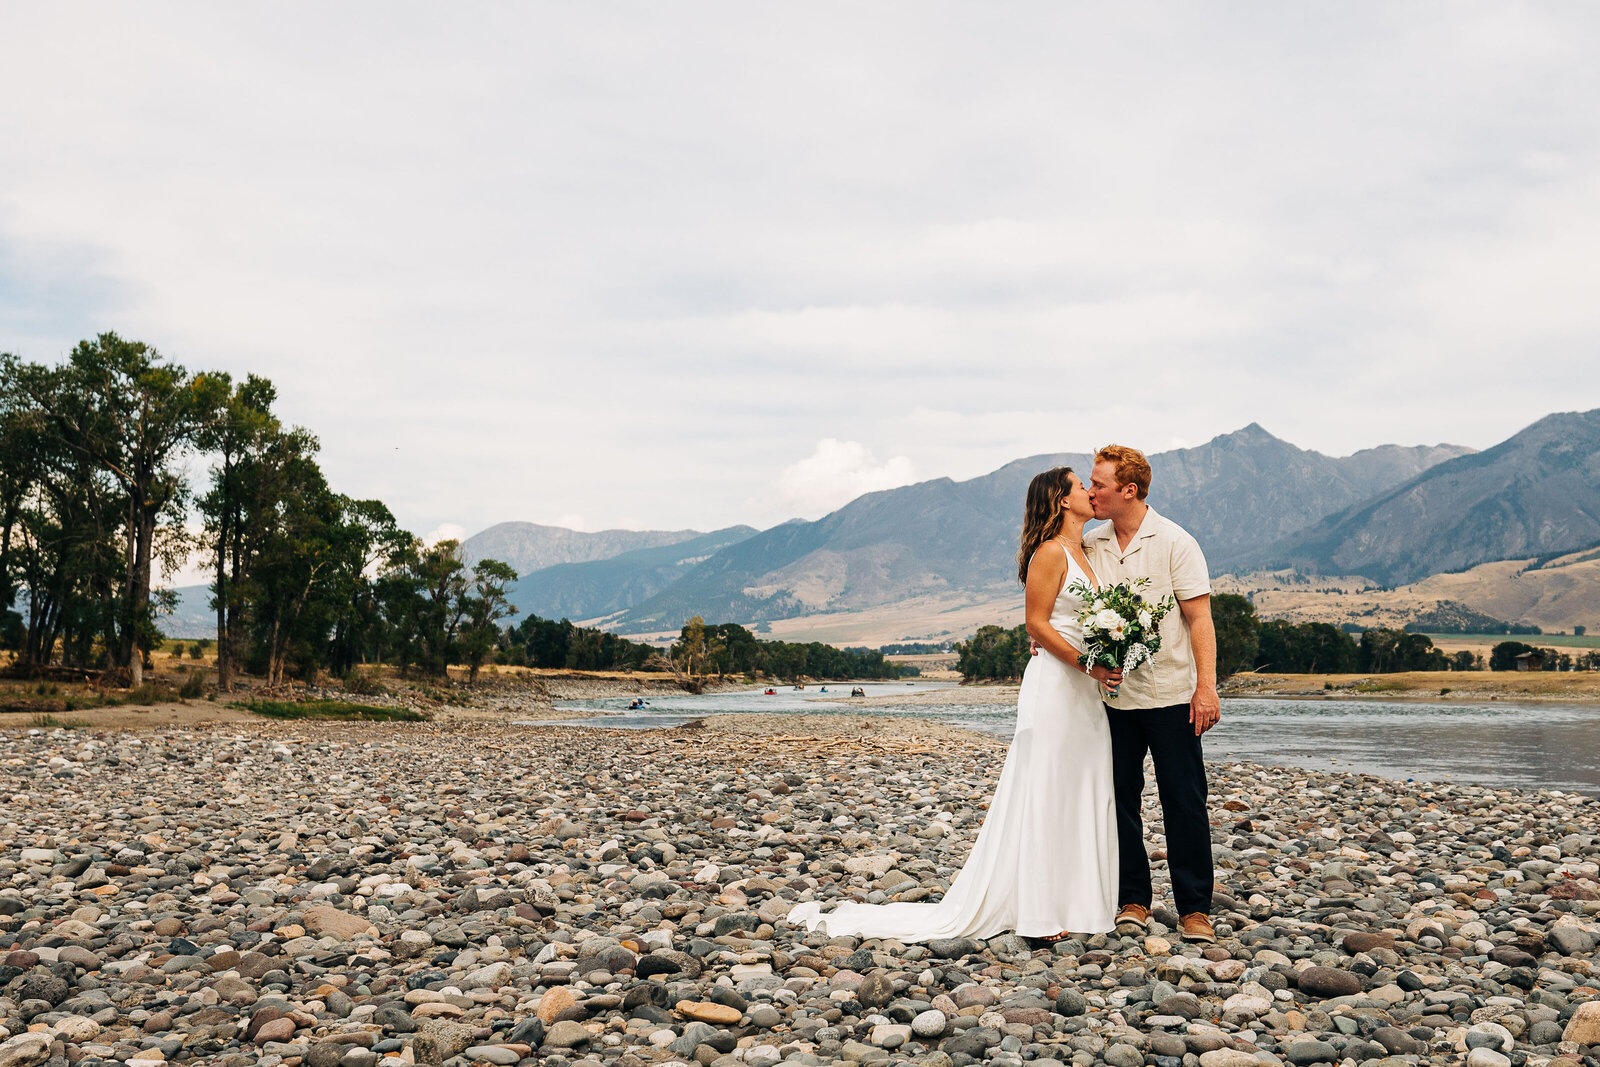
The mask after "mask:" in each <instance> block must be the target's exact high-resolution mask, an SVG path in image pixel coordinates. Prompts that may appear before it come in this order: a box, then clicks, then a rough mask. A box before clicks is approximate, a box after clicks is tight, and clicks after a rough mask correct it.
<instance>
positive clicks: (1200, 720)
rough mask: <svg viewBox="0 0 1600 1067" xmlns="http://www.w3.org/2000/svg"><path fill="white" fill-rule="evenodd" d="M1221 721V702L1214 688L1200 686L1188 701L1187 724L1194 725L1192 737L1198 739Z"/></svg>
mask: <svg viewBox="0 0 1600 1067" xmlns="http://www.w3.org/2000/svg"><path fill="white" fill-rule="evenodd" d="M1221 719H1222V701H1221V699H1220V698H1218V696H1217V690H1216V687H1215V686H1201V687H1200V688H1198V689H1196V690H1195V691H1194V699H1192V700H1190V701H1189V722H1190V723H1192V724H1193V725H1194V735H1195V736H1196V737H1199V736H1200V735H1201V734H1203V733H1205V732H1206V731H1207V730H1209V729H1211V728H1212V727H1213V726H1215V725H1217V723H1218V722H1220V721H1221Z"/></svg>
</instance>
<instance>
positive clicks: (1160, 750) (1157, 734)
mask: <svg viewBox="0 0 1600 1067" xmlns="http://www.w3.org/2000/svg"><path fill="white" fill-rule="evenodd" d="M1106 716H1107V717H1108V719H1109V720H1110V723H1111V772H1112V780H1113V783H1114V789H1115V791H1116V798H1117V838H1118V852H1119V857H1118V867H1117V906H1118V907H1121V906H1122V905H1124V904H1139V905H1142V906H1143V907H1146V908H1148V907H1149V906H1150V857H1149V855H1148V854H1147V853H1146V852H1145V847H1144V819H1143V817H1142V815H1141V813H1140V807H1141V805H1142V802H1143V796H1144V757H1145V753H1146V752H1148V753H1149V754H1150V756H1151V759H1152V761H1153V762H1154V763H1155V770H1156V792H1157V794H1158V795H1159V796H1160V798H1161V821H1162V824H1163V826H1164V827H1165V829H1166V834H1167V870H1168V871H1169V872H1170V874H1171V876H1172V898H1173V899H1172V903H1173V905H1174V906H1175V907H1176V908H1177V909H1178V914H1179V915H1188V914H1189V913H1190V912H1196V911H1198V912H1200V913H1201V914H1204V915H1209V914H1211V886H1212V870H1211V819H1210V817H1209V816H1208V815H1207V814H1206V763H1205V756H1204V755H1203V754H1202V752H1201V749H1200V738H1198V737H1196V736H1195V733H1194V726H1193V725H1191V724H1190V722H1189V705H1187V704H1174V705H1172V706H1171V707H1166V708H1136V709H1128V708H1113V707H1111V706H1109V705H1108V706H1107V707H1106Z"/></svg>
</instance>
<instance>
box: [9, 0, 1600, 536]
mask: <svg viewBox="0 0 1600 1067" xmlns="http://www.w3.org/2000/svg"><path fill="white" fill-rule="evenodd" d="M0 23H3V31H0V350H9V351H12V352H15V353H16V354H18V355H21V356H23V357H26V358H29V359H34V360H39V361H46V362H54V361H56V360H58V359H60V358H62V357H63V356H64V355H65V354H66V353H67V352H68V351H69V350H70V348H71V347H72V345H73V344H74V343H75V342H76V341H77V340H79V339H80V338H83V337H87V336H91V335H93V334H95V333H97V332H100V331H102V330H116V331H118V332H120V333H122V334H123V335H124V336H128V337H134V338H138V339H140V340H145V341H148V342H150V343H152V344H155V345H156V346H157V347H159V348H160V349H161V351H162V352H163V353H165V354H166V355H168V356H169V357H171V358H173V359H174V360H176V361H178V362H180V363H182V364H184V365H185V366H187V367H189V368H191V369H201V368H205V369H222V370H228V371H231V372H233V373H234V374H236V375H242V374H244V373H245V372H247V371H254V372H257V373H260V374H264V375H266V376H268V377H270V378H271V379H272V380H273V381H274V382H275V383H277V385H278V388H279V392H280V397H281V402H280V409H281V412H282V414H283V415H284V416H285V417H286V418H287V419H288V420H289V421H291V422H294V423H298V424H301V425H304V426H306V427H308V428H310V429H311V430H313V431H314V432H315V433H316V434H318V435H319V436H320V438H321V440H322V444H323V462H324V466H325V469H326V470H327V472H328V474H329V477H330V480H331V481H332V483H333V485H334V486H335V488H337V489H339V490H340V491H342V492H345V493H348V494H350V495H353V496H359V497H379V498H381V499H383V500H384V501H386V502H387V503H389V505H390V506H391V507H392V508H393V509H394V510H395V512H396V514H397V515H398V516H399V517H400V519H401V521H402V522H403V523H404V524H406V525H407V526H408V527H409V528H411V529H413V530H416V531H418V532H427V531H435V530H438V529H440V528H443V529H446V530H449V529H452V528H460V529H462V530H465V531H466V532H473V531H476V530H478V529H481V528H482V527H484V526H486V525H489V524H491V523H494V522H498V521H502V520H509V519H525V520H531V521H535V522H545V523H555V524H561V525H571V526H576V527H579V528H584V529H599V528H602V527H608V526H626V527H636V528H647V527H648V528H679V527H696V528H700V529H710V528H713V527H717V526H722V525H727V524H731V523H737V522H747V523H751V524H753V525H756V526H766V525H770V524H772V523H774V522H778V521H781V520H783V519H785V518H790V517H793V516H796V515H799V516H804V517H808V518H809V517H816V516H817V515H820V514H822V513H823V512H825V511H827V510H829V509H831V508H832V507H835V506H837V505H839V504H841V503H843V502H845V501H846V500H848V499H849V498H851V497H853V496H854V495H856V494H858V493H860V492H862V491H865V490H870V489H877V488H884V487H886V486H889V485H895V484H901V483H904V482H908V481H912V480H917V479H923V478H931V477H938V476H943V475H949V476H952V477H956V478H966V477H971V476H974V475H977V474H981V473H983V472H985V471H988V470H991V469H993V468H995V467H997V466H1000V465H1001V464H1003V463H1005V462H1006V461H1008V460H1011V459H1014V458H1017V457H1019V456H1024V455H1030V454H1034V453H1039V452H1047V451H1064V450H1087V449H1089V448H1091V447H1092V446H1094V445H1096V444H1099V443H1103V442H1106V441H1108V440H1112V439H1115V440H1118V441H1124V442H1128V443H1133V444H1137V445H1140V446H1143V447H1145V448H1146V449H1148V450H1150V451H1161V450H1164V449H1167V448H1170V447H1174V446H1181V445H1187V444H1198V443H1200V442H1202V441H1205V440H1206V439H1208V438H1210V437H1212V436H1215V435H1216V434H1219V433H1226V432H1229V431H1231V430H1234V429H1237V428H1239V427H1240V426H1243V425H1245V424H1247V423H1249V422H1252V421H1258V422H1260V423H1261V424H1262V425H1264V426H1265V427H1266V428H1267V429H1268V430H1270V431H1272V432H1273V433H1275V434H1277V435H1278V436H1280V437H1283V438H1285V439H1287V440H1289V441H1292V442H1293V443H1295V444H1297V445H1300V446H1302V447H1306V448H1314V449H1317V450H1320V451H1323V452H1327V453H1330V454H1346V453H1349V452H1351V451H1354V450H1357V449H1360V448H1364V447H1368V446H1372V445H1376V444H1380V443H1385V442H1397V443H1402V444H1423V443H1426V444H1432V443H1436V442H1440V441H1451V442H1458V443H1462V444H1467V445H1472V446H1476V447H1484V446H1488V445H1491V444H1494V443H1495V442H1497V441H1499V440H1501V439H1503V438H1504V437H1506V436H1508V435H1510V434H1511V433H1514V432H1515V431H1516V430H1518V429H1519V428H1521V427H1522V426H1524V425H1526V424H1527V423H1529V422H1532V421H1533V420H1535V419H1537V418H1539V417H1540V416H1542V415H1544V414H1546V413H1548V412H1550V411H1552V410H1575V409H1587V408H1593V407H1597V406H1600V373H1597V365H1600V359H1597V358H1596V357H1597V353H1600V300H1597V299H1596V294H1597V292H1600V259H1597V255H1596V251H1595V250H1596V249H1597V248H1600V122H1597V111H1596V107H1595V101H1596V100H1600V64H1596V63H1595V60H1594V57H1595V56H1596V54H1600V8H1596V7H1595V6H1594V5H1592V4H1589V3H1569V4H1560V3H1548V4H1541V5H1508V4H1501V3H1495V4H1472V3H1454V4H1448V5H1441V4H1437V3H1429V4H1416V5H1407V4H1395V3H1381V4H1380V3H1370V4H1354V5H1352V4H1350V3H1347V2H1340V3H1324V4H1282V3H1277V2H1272V3H1255V4H1251V3H1230V4H1192V3H1171V4H1115V5H1111V4H1093V5H1089V4H1069V3H1059V2H1048V3H1009V4H1008V3H1000V4H990V3H965V4H938V3H928V2H923V0H919V2H916V3H904V4H890V3H872V4H862V3H859V2H852V3H845V4H825V3H807V4H793V5H787V6H784V7H780V6H778V5H772V4H750V3H743V2H741V3H728V4H687V3H638V4H621V3H610V4H592V3H560V4H548V5H540V4H525V3H524V4H493V5H475V4H469V3H451V4H425V5H424V4H417V5H408V4H398V3H392V2H383V3H366V4H339V3H327V2H319V3H316V4H305V5H298V4H292V3H284V2H282V0H273V2H272V3H262V4H240V3H228V4H213V3H194V4H188V5H170V4H169V5H163V4H149V3H142V4H125V3H117V4H103V5H102V4H92V3H73V4H21V3H9V2H7V3H5V6H4V9H3V15H0Z"/></svg>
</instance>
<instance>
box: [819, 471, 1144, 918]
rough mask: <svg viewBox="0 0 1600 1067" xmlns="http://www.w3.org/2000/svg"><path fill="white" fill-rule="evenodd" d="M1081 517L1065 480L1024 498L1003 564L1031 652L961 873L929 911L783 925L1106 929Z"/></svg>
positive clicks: (846, 912) (1083, 494)
mask: <svg viewBox="0 0 1600 1067" xmlns="http://www.w3.org/2000/svg"><path fill="white" fill-rule="evenodd" d="M1093 517H1094V510H1093V508H1092V507H1091V506H1090V504H1089V494H1088V492H1087V491H1085V489H1084V487H1083V482H1082V481H1081V480H1080V479H1079V478H1078V476H1077V475H1076V474H1074V473H1073V472H1072V468H1070V467H1055V468H1053V469H1051V470H1048V471H1045V472H1044V473H1043V474H1040V475H1038V476H1036V477H1035V478H1034V479H1033V481H1032V482H1031V483H1030V484H1029V485H1028V498H1027V503H1026V507H1025V511H1024V515H1023V523H1022V547H1021V550H1020V551H1019V552H1018V554H1017V570H1018V578H1019V579H1021V581H1022V582H1023V584H1024V586H1025V588H1026V619H1027V625H1028V633H1029V635H1030V636H1031V637H1032V638H1033V640H1034V641H1035V642H1036V643H1037V644H1038V645H1039V647H1040V648H1041V649H1042V650H1043V652H1044V653H1047V654H1044V655H1039V656H1035V657H1034V658H1033V659H1032V660H1031V661H1030V662H1029V664H1028V668H1027V670H1026V672H1024V674H1023V676H1022V690H1021V692H1020V693H1019V694H1018V695H1017V728H1016V734H1015V736H1014V737H1013V739H1012V741H1011V749H1010V751H1009V752H1007V753H1006V762H1005V767H1004V769H1003V770H1002V771H1001V772H1000V784H999V785H998V786H997V787H996V789H995V794H994V800H993V801H992V802H991V803H990V805H989V814H988V817H987V818H986V819H985V820H984V823H983V829H982V831H981V832H980V833H979V834H978V841H977V844H975V845H974V846H973V848H972V855H971V856H969V857H968V858H967V863H966V866H965V867H963V868H961V873H960V874H958V875H957V876H956V880H955V881H954V882H953V883H952V884H951V886H950V890H949V892H947V893H945V895H944V898H943V899H942V900H941V901H940V902H939V903H937V904H911V903H903V904H877V905H874V904H857V903H850V902H847V903H841V904H840V905H839V906H838V907H837V908H836V909H835V910H833V911H831V912H828V913H826V914H823V913H822V904H821V903H820V902H816V901H812V902H809V903H805V904H800V905H798V906H796V907H795V908H794V909H793V910H792V911H790V912H789V916H788V921H789V922H790V923H793V924H795V925H797V926H798V925H801V924H804V925H805V926H806V927H807V929H809V930H811V931H813V932H815V931H818V930H820V931H822V932H823V933H825V934H827V935H828V936H830V937H836V936H839V935H842V934H853V935H857V936H860V937H882V938H893V939H894V940H897V941H906V942H912V941H931V940H933V939H934V938H941V937H984V938H986V937H992V936H994V935H996V934H999V933H1002V932H1004V931H1007V930H1014V931H1016V932H1017V933H1018V934H1021V935H1022V936H1024V937H1032V938H1039V939H1042V940H1045V941H1056V940H1060V939H1062V938H1064V937H1066V936H1067V932H1068V931H1072V932H1074V933H1097V932H1101V931H1109V930H1111V929H1112V925H1113V919H1114V916H1115V912H1116V893H1117V821H1116V807H1115V802H1114V798H1113V794H1112V786H1111V730H1110V727H1109V725H1108V724H1107V722H1106V712H1105V709H1104V706H1103V705H1102V704H1101V702H1100V691H1099V686H1098V685H1096V682H1098V683H1100V684H1101V685H1104V686H1105V687H1106V691H1107V692H1108V693H1113V694H1114V693H1115V692H1116V689H1117V686H1118V685H1120V684H1121V681H1122V672H1120V671H1110V670H1107V669H1106V668H1105V667H1096V668H1094V670H1093V671H1091V672H1089V673H1087V674H1086V673H1085V672H1084V671H1083V670H1082V669H1081V668H1080V667H1079V666H1078V653H1079V652H1080V651H1081V648H1082V645H1083V633H1082V630H1081V629H1080V628H1079V625H1078V614H1077V613H1078V611H1079V610H1080V609H1081V608H1082V606H1083V600H1082V598H1081V597H1080V596H1078V595H1077V594H1076V593H1074V592H1073V591H1072V589H1071V588H1070V587H1071V586H1072V585H1073V584H1074V583H1078V582H1081V583H1083V584H1084V585H1086V586H1088V587H1089V588H1091V589H1097V588H1099V581H1098V580H1097V579H1096V578H1095V575H1094V573H1093V571H1091V570H1090V567H1089V561H1088V558H1087V557H1085V556H1084V553H1083V526H1084V523H1085V522H1087V521H1088V520H1089V519H1091V518H1093Z"/></svg>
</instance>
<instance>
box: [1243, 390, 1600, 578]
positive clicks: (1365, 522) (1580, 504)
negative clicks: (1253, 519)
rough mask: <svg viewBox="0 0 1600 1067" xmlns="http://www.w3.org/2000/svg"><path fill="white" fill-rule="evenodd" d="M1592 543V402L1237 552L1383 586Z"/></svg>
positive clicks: (1599, 474) (1595, 414)
mask: <svg viewBox="0 0 1600 1067" xmlns="http://www.w3.org/2000/svg"><path fill="white" fill-rule="evenodd" d="M1596 542H1600V408H1597V409H1595V410H1593V411H1582V412H1579V411H1570V412H1554V413H1552V414H1550V415H1546V416H1545V417H1543V418H1541V419H1539V420H1537V421H1536V422H1533V423H1531V424H1530V425H1528V426H1526V427H1524V428H1523V429H1522V430H1519V431H1518V432H1517V433H1515V434H1513V435H1512V436H1511V437H1508V438H1507V439H1506V440H1504V441H1502V442H1500V443H1499V444H1497V445H1494V446H1493V447H1491V448H1487V449H1484V450H1483V451H1482V452H1474V453H1470V454H1467V455H1462V456H1457V457H1453V458H1451V459H1447V460H1445V461H1443V462H1441V463H1438V464H1436V465H1434V466H1432V467H1429V468H1428V469H1426V470H1424V471H1421V472H1419V473H1418V474H1416V475H1415V476H1414V477H1412V478H1410V479H1407V480H1406V481H1404V482H1402V483H1400V484H1398V485H1395V486H1392V487H1390V488H1389V489H1387V490H1384V491H1382V492H1379V493H1377V494H1375V495H1374V496H1372V497H1371V498H1370V499H1368V500H1365V501H1361V502H1359V503H1356V504H1354V505H1351V506H1348V507H1346V508H1343V509H1340V510H1338V511H1335V512H1331V513H1329V514H1328V515H1326V516H1324V517H1323V518H1322V519H1320V520H1318V521H1317V522H1315V523H1313V524H1311V525H1309V526H1307V527H1306V528H1305V529H1303V530H1301V531H1299V532H1298V533H1295V534H1292V535H1290V536H1289V537H1287V538H1284V539H1282V540H1281V541H1279V542H1276V543H1274V544H1272V545H1269V546H1266V547H1265V548H1263V549H1262V550H1261V551H1259V552H1256V553H1254V554H1250V555H1247V556H1246V557H1244V561H1245V562H1246V563H1247V564H1248V565H1251V566H1253V567H1255V568H1256V569H1262V570H1267V569H1272V568H1274V567H1284V566H1295V567H1303V568H1308V569H1312V570H1316V571H1318V572H1319V573H1341V572H1343V573H1352V574H1363V575H1365V576H1367V577H1369V578H1372V579H1374V580H1377V581H1382V582H1385V583H1387V584H1395V583H1402V582H1412V581H1417V580H1420V579H1421V578H1424V577H1427V576H1428V575H1431V574H1438V573H1445V572H1454V571H1464V570H1468V569H1470V568H1472V567H1475V566H1477V565H1479V564H1481V563H1488V562H1493V561H1496V560H1504V559H1515V558H1523V557H1529V556H1540V555H1551V554H1559V553H1562V552H1571V551H1576V550H1579V549H1582V548H1585V547H1587V546H1589V545H1592V544H1594V543H1596Z"/></svg>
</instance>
